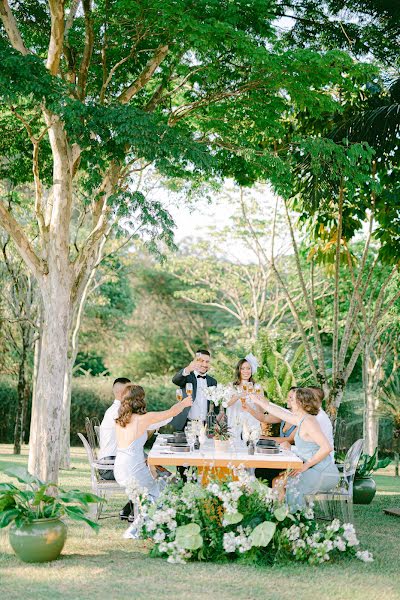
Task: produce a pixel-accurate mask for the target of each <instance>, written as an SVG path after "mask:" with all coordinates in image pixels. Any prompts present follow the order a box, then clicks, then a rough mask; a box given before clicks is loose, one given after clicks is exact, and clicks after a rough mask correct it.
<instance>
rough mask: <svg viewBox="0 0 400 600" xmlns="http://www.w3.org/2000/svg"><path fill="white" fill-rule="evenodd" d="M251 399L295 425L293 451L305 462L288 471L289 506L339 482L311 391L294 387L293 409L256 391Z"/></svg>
mask: <svg viewBox="0 0 400 600" xmlns="http://www.w3.org/2000/svg"><path fill="white" fill-rule="evenodd" d="M253 401H254V402H255V403H256V404H258V406H260V407H261V408H262V409H263V410H264V411H266V412H269V413H270V414H272V415H274V416H275V417H278V418H280V419H282V420H285V421H287V422H288V423H291V424H292V425H295V426H296V427H297V432H296V434H295V445H296V453H297V455H298V456H299V457H300V458H301V459H302V460H303V461H304V464H303V466H302V467H301V468H300V469H298V470H293V471H292V472H290V473H289V477H288V479H287V483H286V494H285V495H286V502H287V504H288V506H289V509H290V510H291V511H292V512H294V511H296V510H299V509H301V508H303V507H304V506H305V496H307V495H308V494H314V493H316V492H328V491H329V490H331V489H332V488H334V487H335V486H336V485H337V483H338V481H339V471H338V469H337V467H336V465H335V463H334V462H333V459H332V456H331V452H332V450H333V448H332V446H331V444H330V443H329V442H328V440H327V438H326V437H325V436H324V434H323V433H322V431H321V428H320V426H319V424H318V421H317V419H316V418H315V415H317V414H318V411H319V404H318V401H317V399H316V397H315V395H314V394H313V393H312V391H311V390H310V389H307V388H297V389H296V390H294V393H293V394H292V412H290V411H288V410H286V409H284V408H281V407H280V406H277V405H276V404H272V403H271V402H269V401H268V400H265V399H263V398H260V397H259V396H257V395H255V394H254V395H253Z"/></svg>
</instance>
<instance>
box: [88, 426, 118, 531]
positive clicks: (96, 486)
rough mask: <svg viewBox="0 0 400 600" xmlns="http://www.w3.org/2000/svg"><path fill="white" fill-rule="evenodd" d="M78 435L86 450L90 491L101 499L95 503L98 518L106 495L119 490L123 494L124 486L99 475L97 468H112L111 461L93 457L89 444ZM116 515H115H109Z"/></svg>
mask: <svg viewBox="0 0 400 600" xmlns="http://www.w3.org/2000/svg"><path fill="white" fill-rule="evenodd" d="M78 436H79V438H80V440H81V442H82V444H83V446H84V448H85V450H86V454H87V458H88V461H89V466H90V479H91V484H92V492H93V493H94V494H96V496H100V497H101V498H102V501H101V502H99V503H98V504H97V509H96V519H97V520H98V519H100V515H101V512H102V510H103V504H104V502H105V501H106V499H107V497H108V496H110V495H112V494H113V493H117V492H121V493H122V494H125V488H124V487H122V486H120V485H119V484H118V483H117V482H116V481H115V480H105V479H102V478H101V477H100V474H99V470H108V469H111V470H112V469H113V468H114V464H113V463H104V462H101V463H100V462H98V461H97V460H96V458H95V455H94V452H93V449H92V446H91V444H89V442H88V440H87V439H86V438H85V436H84V435H83V434H82V433H78ZM110 516H116V515H110Z"/></svg>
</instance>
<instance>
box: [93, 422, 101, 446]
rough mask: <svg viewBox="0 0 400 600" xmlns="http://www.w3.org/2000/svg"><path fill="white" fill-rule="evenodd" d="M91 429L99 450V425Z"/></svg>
mask: <svg viewBox="0 0 400 600" xmlns="http://www.w3.org/2000/svg"><path fill="white" fill-rule="evenodd" d="M93 429H94V432H95V434H96V439H97V445H98V447H99V448H100V425H93Z"/></svg>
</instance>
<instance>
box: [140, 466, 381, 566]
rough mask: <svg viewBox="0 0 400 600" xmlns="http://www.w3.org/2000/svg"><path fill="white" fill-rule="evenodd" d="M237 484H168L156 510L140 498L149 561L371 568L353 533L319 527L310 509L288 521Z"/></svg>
mask: <svg viewBox="0 0 400 600" xmlns="http://www.w3.org/2000/svg"><path fill="white" fill-rule="evenodd" d="M237 476H238V480H229V479H227V480H224V481H217V480H216V481H212V482H211V483H209V484H208V486H207V487H202V486H201V485H199V484H198V483H197V482H193V481H188V482H186V483H184V482H182V481H180V482H173V483H170V484H169V485H168V486H167V488H166V489H165V490H164V492H163V493H162V494H161V495H160V497H159V498H158V501H157V503H156V504H152V503H151V502H149V501H148V500H147V499H146V497H145V495H144V494H143V491H142V493H141V494H140V497H138V496H136V497H135V498H133V497H132V498H131V499H132V500H133V501H135V502H137V503H139V505H140V519H139V522H138V524H137V526H138V531H139V534H140V536H141V537H142V538H145V539H151V540H152V541H153V546H152V548H151V551H150V554H151V556H154V557H164V558H166V559H167V560H168V562H171V563H184V562H186V561H189V560H192V561H194V560H205V561H235V560H236V561H244V562H249V563H256V564H262V563H264V564H272V563H274V562H279V561H287V560H294V561H302V562H308V563H310V564H320V563H324V562H326V561H330V560H333V559H334V558H336V557H339V556H348V557H354V556H355V557H357V558H359V559H360V560H363V561H366V562H368V561H371V560H373V558H372V555H371V554H369V553H368V552H367V551H364V552H361V551H360V550H359V541H358V539H357V537H356V534H355V531H354V527H353V526H352V525H351V524H349V523H346V524H343V525H342V524H341V523H340V522H339V521H338V520H336V519H335V520H333V521H332V522H331V523H330V524H329V525H323V526H321V525H319V524H318V523H317V522H316V520H315V519H314V515H313V511H312V510H311V509H307V510H304V511H302V512H297V513H296V514H291V513H290V512H289V511H288V509H287V507H286V506H284V505H281V504H279V502H278V500H277V496H276V493H275V492H274V491H273V490H271V489H270V488H269V487H267V485H265V484H264V483H263V482H261V481H259V480H257V479H255V478H254V477H253V476H250V475H248V474H247V473H246V472H245V471H244V470H242V471H239V472H238V473H237Z"/></svg>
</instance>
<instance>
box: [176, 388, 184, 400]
mask: <svg viewBox="0 0 400 600" xmlns="http://www.w3.org/2000/svg"><path fill="white" fill-rule="evenodd" d="M176 399H177V401H178V402H182V400H183V392H182V390H181V388H178V389H177V390H176Z"/></svg>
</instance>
